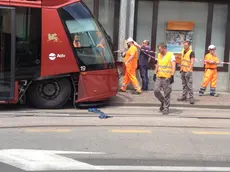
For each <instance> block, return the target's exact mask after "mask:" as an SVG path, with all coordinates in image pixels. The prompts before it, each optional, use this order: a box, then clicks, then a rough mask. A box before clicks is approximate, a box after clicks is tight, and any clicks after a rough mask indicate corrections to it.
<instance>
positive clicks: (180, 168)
mask: <svg viewBox="0 0 230 172" xmlns="http://www.w3.org/2000/svg"><path fill="white" fill-rule="evenodd" d="M98 167H100V168H99V169H103V170H110V171H118V170H120V171H122V170H124V171H167V172H171V171H177V172H180V171H184V172H186V171H190V172H191V171H199V172H201V171H202V172H205V171H207V172H211V171H212V172H223V171H228V172H229V171H230V167H187V166H98Z"/></svg>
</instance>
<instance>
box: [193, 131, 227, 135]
mask: <svg viewBox="0 0 230 172" xmlns="http://www.w3.org/2000/svg"><path fill="white" fill-rule="evenodd" d="M192 133H193V134H197V135H230V132H218V131H193V132H192Z"/></svg>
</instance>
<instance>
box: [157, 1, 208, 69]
mask: <svg viewBox="0 0 230 172" xmlns="http://www.w3.org/2000/svg"><path fill="white" fill-rule="evenodd" d="M207 16H208V3H206V2H182V1H159V9H158V23H157V40H156V43H157V44H158V43H160V42H165V41H166V24H167V22H168V21H189V22H194V24H195V27H194V34H193V38H192V49H193V50H194V51H195V53H196V58H198V59H203V58H204V54H205V42H206V26H207ZM195 66H196V67H203V64H202V63H195Z"/></svg>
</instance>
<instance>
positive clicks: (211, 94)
mask: <svg viewBox="0 0 230 172" xmlns="http://www.w3.org/2000/svg"><path fill="white" fill-rule="evenodd" d="M210 96H213V97H218V96H219V95H218V94H216V93H210Z"/></svg>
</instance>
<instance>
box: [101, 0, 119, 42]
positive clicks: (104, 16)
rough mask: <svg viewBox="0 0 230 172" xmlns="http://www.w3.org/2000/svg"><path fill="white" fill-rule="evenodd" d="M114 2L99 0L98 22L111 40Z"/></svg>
mask: <svg viewBox="0 0 230 172" xmlns="http://www.w3.org/2000/svg"><path fill="white" fill-rule="evenodd" d="M115 1H116V0H100V1H99V16H98V20H99V22H100V23H101V25H102V26H103V27H104V29H105V31H106V32H107V34H108V35H109V36H110V37H111V38H112V40H113V29H114V20H115V19H114V10H115V9H114V7H115V3H116V2H115Z"/></svg>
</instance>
